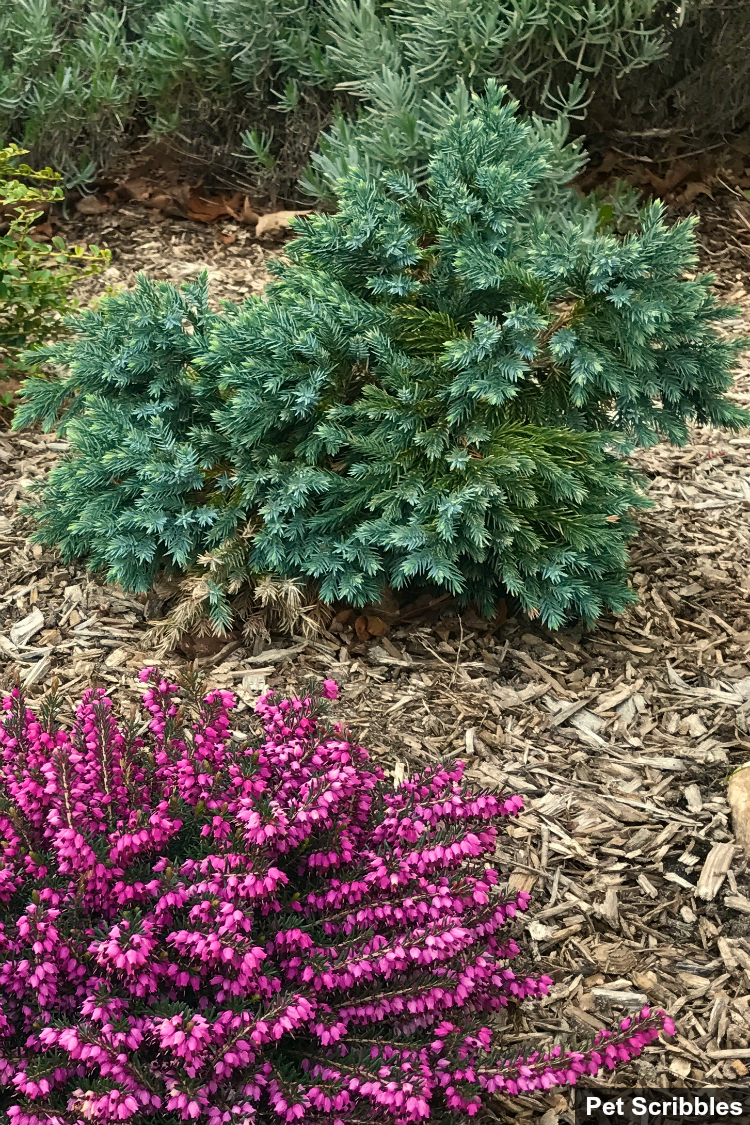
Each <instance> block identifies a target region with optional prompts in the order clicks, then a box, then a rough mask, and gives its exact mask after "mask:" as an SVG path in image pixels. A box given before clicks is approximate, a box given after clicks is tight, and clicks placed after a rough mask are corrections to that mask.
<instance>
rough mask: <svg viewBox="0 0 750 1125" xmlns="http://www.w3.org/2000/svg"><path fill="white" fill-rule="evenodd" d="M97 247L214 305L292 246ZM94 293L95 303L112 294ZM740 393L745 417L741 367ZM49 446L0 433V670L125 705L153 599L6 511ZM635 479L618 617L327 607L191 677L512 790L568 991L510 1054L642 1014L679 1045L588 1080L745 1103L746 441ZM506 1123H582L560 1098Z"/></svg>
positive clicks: (680, 458) (705, 437)
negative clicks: (632, 594)
mask: <svg viewBox="0 0 750 1125" xmlns="http://www.w3.org/2000/svg"><path fill="white" fill-rule="evenodd" d="M731 203H732V201H730V205H728V206H727V207H725V209H724V211H723V212H722V211H721V208H720V207H719V205H718V204H716V203H713V202H712V203H711V204H710V207H708V206H707V209H706V219H707V222H706V234H705V249H706V258H707V259H710V260H711V265H712V267H713V268H714V269H716V270H717V272H718V274H719V277H718V282H717V284H718V288H719V290H720V292H721V293H722V296H724V297H725V298H728V299H731V300H732V301H733V302H734V303H737V304H739V305H741V306H742V309H743V315H742V318H741V321H738V322H737V323H736V324H734V325H729V326H728V327H729V328H730V329H732V330H738V329H739V330H744V331H747V330H748V329H750V294H749V293H748V292H747V291H746V289H745V286H746V285H748V288H750V282H749V281H748V278H749V277H750V262H749V261H748V258H750V227H748V226H746V225H744V224H743V222H742V221H741V220H740V219H737V217H736V212H735V211H734V210H733V209H732V206H731ZM115 221H116V222H115ZM79 222H80V220H79ZM97 224H98V228H99V229H96V230H93V229H92V228H93V227H95V226H97ZM113 224H115V225H113ZM722 224H723V225H722ZM75 233H76V232H75V231H73V232H71V235H69V237H72V236H73V235H74V234H75ZM230 236H234V237H230ZM87 237H88V238H89V241H100V242H101V243H102V244H105V245H110V246H111V247H112V249H113V261H112V265H111V267H110V269H109V271H108V275H105V277H104V284H111V285H117V286H120V285H127V284H131V283H132V280H133V277H134V274H135V272H136V270H139V269H144V270H146V271H147V272H149V273H151V274H152V275H156V276H161V277H165V278H169V279H170V280H173V281H180V280H182V279H184V278H188V277H191V276H194V275H195V273H197V271H198V270H199V269H200V268H201V267H202V266H206V267H207V268H208V269H209V275H210V277H211V281H212V288H213V292H214V295H215V297H216V298H219V297H228V298H230V299H235V300H236V299H238V298H241V297H242V296H243V295H244V294H246V293H248V292H253V291H258V290H259V289H260V288H262V285H263V284H264V282H265V280H266V274H265V271H264V262H265V261H266V259H267V256H268V254H269V253H279V252H281V248H280V247H279V246H278V245H276V246H274V245H271V246H270V247H269V246H263V245H261V244H259V243H258V242H256V241H254V240H253V238H252V237H251V236H250V235H249V233H248V232H247V231H246V230H242V229H239V228H238V227H236V226H231V225H230V226H229V227H227V228H226V229H222V228H219V229H216V228H212V229H210V230H207V229H206V228H205V226H204V227H200V226H198V225H196V224H193V223H189V222H177V223H174V222H163V221H160V222H156V221H153V218H152V217H150V216H149V213H147V212H146V211H145V210H144V209H143V208H140V209H139V208H138V207H137V206H135V205H133V206H132V207H131V208H127V209H125V210H123V211H121V212H119V213H118V214H117V215H114V216H113V215H109V214H108V215H103V216H101V217H100V218H98V219H91V220H89V221H88V223H87ZM737 244H739V246H738V245H737ZM86 286H87V288H86V289H85V290H84V293H83V296H84V297H91V296H94V295H95V294H96V292H97V291H98V292H101V291H102V288H103V284H102V279H88V280H87V282H86ZM735 395H736V397H737V399H738V400H739V401H741V402H742V403H743V404H745V405H747V404H748V403H750V365H749V366H748V367H747V368H746V369H745V370H743V372H742V375H741V377H740V379H739V380H738V382H737V387H736V390H735ZM64 448H65V443H64V442H63V441H60V440H58V439H57V438H56V436H55V435H41V434H39V433H36V432H32V433H25V434H22V435H12V434H10V433H9V432H8V431H7V429H6V430H5V431H2V432H0V661H1V662H2V663H3V667H2V668H1V669H0V674H2V675H4V677H5V678H6V680H10V678H11V677H12V676H14V675H19V676H20V678H21V680H22V681H23V682H24V683H25V684H26V685H27V688H28V691H29V694H31V695H33V694H35V693H41V692H42V691H44V690H46V689H47V688H48V687H49V685H50V683H51V681H52V679H53V677H57V679H58V680H59V681H60V684H61V685H62V689H63V691H64V694H65V695H66V697H69V699H70V700H71V703H72V702H73V701H74V700H75V699H76V698H77V697H78V696H79V694H80V692H81V691H82V690H83V688H84V687H86V686H87V685H89V684H90V683H91V682H92V681H95V682H98V683H101V684H104V685H106V686H107V687H108V689H110V691H111V692H112V693H113V694H114V695H115V696H119V697H120V698H121V699H122V700H123V701H126V700H127V701H129V700H131V699H134V698H136V697H137V695H138V692H139V685H138V684H137V682H136V671H137V670H138V669H139V668H140V667H141V666H143V665H144V664H146V663H151V662H153V653H152V652H149V649H148V641H147V640H146V638H147V634H148V632H149V628H150V625H151V623H153V620H154V614H155V613H156V612H157V611H158V602H155V601H154V599H146V598H140V597H131V596H129V595H127V594H125V593H124V592H123V591H122V590H120V589H118V588H113V587H107V586H104V585H102V584H101V581H100V580H99V579H98V578H96V577H95V576H91V575H89V574H87V573H86V571H85V569H84V568H83V567H79V566H65V565H63V564H62V562H61V561H60V559H59V557H58V556H57V555H56V553H55V552H53V551H50V550H47V549H44V550H43V549H42V548H41V547H39V546H33V545H31V544H30V543H29V541H28V536H29V534H30V532H31V530H32V525H31V524H30V522H29V521H28V520H27V519H26V518H25V517H23V516H21V515H20V514H19V512H18V508H19V505H20V503H21V502H22V499H23V493H24V489H25V486H26V485H28V484H29V483H31V482H33V481H34V480H36V479H37V478H39V477H40V476H42V475H43V474H45V473H46V471H47V470H48V468H49V467H50V465H51V464H52V463H53V462H54V460H55V458H56V457H57V456H58V454H59V453H60V452H62V450H63V449H64ZM637 461H638V463H639V466H640V468H641V470H642V471H643V472H644V473H645V474H646V476H647V477H648V479H649V482H650V495H651V498H652V499H653V501H654V505H655V506H654V508H653V510H652V511H651V512H649V513H647V514H646V515H645V516H644V517H643V518H642V521H641V532H640V535H639V537H638V539H637V541H636V543H635V545H634V548H633V554H632V557H633V568H634V574H633V581H634V584H635V586H636V588H637V590H638V593H639V595H640V601H639V604H638V605H637V606H635V608H634V609H632V610H631V611H630V612H629V613H628V614H627V615H626V616H624V617H621V618H618V619H615V618H610V619H605V620H604V621H602V622H601V623H600V625H599V626H598V627H597V628H596V629H595V630H592V631H585V630H584V629H582V628H580V627H579V628H573V629H566V630H563V631H561V632H559V633H551V632H548V631H547V630H545V629H544V628H542V627H539V626H537V625H533V624H531V623H529V622H528V621H524V620H519V619H509V620H506V621H504V622H502V623H501V622H500V621H499V620H496V621H494V622H486V621H483V620H481V619H480V618H478V617H476V616H475V615H474V614H473V613H464V614H463V615H458V614H457V613H456V612H455V610H453V609H452V608H451V607H450V606H449V605H447V604H446V603H444V602H440V603H438V604H437V605H435V606H433V607H432V608H430V607H429V606H417V607H416V608H415V610H414V611H412V612H410V614H409V615H408V616H406V617H401V618H399V616H398V614H396V613H392V614H391V615H390V617H389V615H388V614H387V613H384V615H383V618H382V620H381V621H380V622H379V624H378V627H377V628H376V630H375V631H376V632H382V635H380V636H374V637H373V636H370V635H369V631H368V632H365V631H364V630H363V629H362V627H361V625H360V627H359V630H358V629H357V628H356V627H355V615H352V614H347V613H342V614H340V615H339V616H338V617H336V618H334V620H333V621H332V622H330V623H329V626H328V627H327V628H326V629H324V630H323V631H322V632H321V633H320V634H319V635H318V636H316V637H315V638H313V639H312V640H305V639H304V638H301V637H294V638H291V639H290V638H289V637H271V638H267V639H265V640H263V639H260V638H256V641H255V643H254V644H253V645H250V646H247V647H243V646H242V645H238V642H236V641H234V642H232V643H230V644H228V645H226V646H224V648H223V649H221V650H220V651H219V652H215V653H212V654H209V655H206V656H204V657H202V658H199V663H200V664H202V665H203V668H204V671H205V675H206V677H207V680H208V683H209V685H210V686H222V687H228V688H231V689H233V690H235V691H236V692H237V693H238V696H239V700H240V704H239V706H240V709H241V710H247V709H250V708H252V705H253V703H254V701H255V699H256V698H257V696H258V694H259V693H260V692H261V691H262V690H263V689H264V688H265V687H273V688H276V689H278V690H279V691H289V690H294V689H295V688H298V689H299V688H301V687H303V686H304V685H305V683H306V682H308V681H309V679H310V678H320V677H323V676H331V677H333V678H335V679H336V680H338V681H339V683H340V684H341V685H342V693H341V698H340V700H339V702H338V703H337V704H336V705H335V708H334V714H335V715H336V716H337V717H341V718H343V719H345V720H346V721H347V723H348V724H349V725H350V727H351V728H352V731H353V733H354V734H355V735H356V737H357V738H358V739H359V740H360V741H361V742H363V743H364V744H365V745H367V746H368V747H369V748H370V749H371V751H372V753H373V755H374V756H375V758H376V759H378V760H380V762H381V763H382V764H383V765H384V767H385V769H386V770H387V771H388V772H389V773H391V774H392V775H393V776H394V777H395V779H396V780H398V779H399V777H403V776H404V775H406V774H408V773H410V772H411V771H415V770H418V769H419V768H420V767H422V766H424V765H425V764H428V763H434V762H435V761H437V760H438V759H450V760H454V759H457V758H462V759H464V760H465V761H466V762H467V764H468V768H469V774H470V777H471V779H472V781H473V782H475V783H476V784H478V785H485V786H491V787H493V788H495V787H503V788H505V789H508V790H509V791H511V792H518V793H520V794H521V795H522V796H523V798H524V801H525V810H524V811H523V813H522V814H521V815H520V817H519V818H518V820H517V821H516V822H514V823H512V824H511V825H510V830H509V831H510V834H509V836H508V837H505V838H504V839H503V842H502V847H501V849H500V851H499V853H498V858H499V859H500V860H501V861H502V862H503V863H504V864H505V865H506V866H507V869H508V872H509V877H510V880H511V883H512V884H513V886H515V887H518V888H521V887H523V888H525V889H528V890H531V891H532V892H533V904H532V909H531V911H530V914H529V916H528V917H527V918H526V919H525V920H524V923H523V925H524V927H525V930H526V934H525V935H524V936H525V938H526V940H527V944H528V946H529V948H530V952H531V960H532V962H533V969H534V970H535V971H539V972H542V971H545V972H549V973H550V975H552V976H553V977H554V979H555V981H556V982H557V983H556V986H555V988H554V990H553V992H552V995H551V996H550V997H549V998H548V999H547V1000H546V1001H545V1002H544V1003H540V1004H535V1005H530V1006H528V1008H525V1009H524V1010H523V1012H522V1013H518V1012H516V1013H512V1014H510V1015H509V1016H508V1020H509V1027H508V1039H509V1042H510V1044H511V1046H512V1048H513V1049H515V1050H517V1051H518V1052H519V1053H520V1052H521V1051H522V1050H523V1051H526V1050H528V1049H535V1048H538V1047H540V1046H546V1045H548V1044H550V1043H551V1042H559V1043H562V1044H563V1045H565V1046H568V1045H571V1043H572V1042H573V1041H574V1040H575V1039H578V1040H580V1039H583V1038H585V1037H587V1036H588V1035H590V1034H592V1033H593V1030H594V1029H596V1028H599V1027H601V1026H607V1025H612V1024H613V1023H614V1022H615V1021H616V1020H618V1019H620V1018H622V1017H623V1016H624V1015H627V1014H628V1013H630V1012H631V1011H633V1010H636V1009H638V1008H640V1007H641V1006H643V1005H644V1004H646V1003H649V1004H653V1005H656V1006H659V1007H662V1008H664V1009H666V1010H667V1011H668V1012H669V1013H670V1014H671V1015H672V1016H674V1017H675V1019H676V1022H677V1035H676V1037H675V1038H674V1039H672V1040H666V1039H664V1040H663V1041H662V1042H660V1043H658V1044H656V1045H654V1046H652V1047H650V1048H647V1050H646V1051H645V1052H644V1055H643V1057H642V1058H641V1059H640V1060H639V1061H638V1062H637V1063H636V1064H633V1065H631V1066H629V1067H627V1068H625V1069H624V1070H622V1071H620V1070H618V1072H617V1077H616V1079H614V1078H613V1077H612V1076H611V1075H604V1076H602V1077H600V1078H599V1079H598V1080H591V1084H592V1085H594V1084H596V1083H597V1082H598V1083H599V1084H601V1085H611V1084H616V1085H650V1086H662V1087H664V1088H669V1087H675V1086H694V1087H701V1086H722V1087H727V1086H733V1085H736V1086H746V1085H747V1084H748V1083H750V855H748V854H746V853H745V851H744V850H743V848H742V846H741V845H740V844H739V843H735V838H734V836H735V833H736V835H737V836H738V838H740V837H741V835H742V834H741V832H739V831H737V826H736V825H733V824H732V821H731V816H730V809H729V805H728V803H727V778H728V775H729V774H730V773H731V772H732V771H733V770H736V769H737V767H739V766H741V765H742V764H743V763H746V762H750V436H748V435H744V436H735V435H731V434H727V433H723V432H721V431H717V430H711V429H699V430H696V431H695V432H694V434H693V437H692V441H691V444H690V445H689V446H688V447H687V448H685V449H674V448H671V447H668V446H658V447H656V448H654V449H652V450H650V451H648V452H646V453H642V454H640V455H639V456H638V458H637ZM381 625H382V629H381V627H380V626H381ZM383 629H384V630H385V631H384V632H383ZM362 635H365V636H367V637H368V639H366V640H362V639H361V636H362ZM181 662H182V663H184V658H181V657H179V656H177V655H171V656H169V657H167V658H166V660H165V661H163V664H164V666H165V667H167V668H176V667H178V666H179V664H180V663H181ZM505 1109H507V1112H508V1113H509V1114H510V1115H512V1116H513V1117H515V1118H517V1119H518V1120H519V1121H524V1120H530V1119H532V1118H536V1117H538V1116H539V1115H540V1114H541V1113H544V1125H555V1123H556V1121H557V1118H558V1116H559V1117H562V1118H563V1120H565V1121H567V1122H572V1114H571V1110H570V1106H569V1099H568V1098H567V1097H566V1096H565V1095H563V1094H559V1093H553V1094H550V1095H549V1096H547V1097H545V1098H544V1099H541V1100H540V1099H535V1100H530V1099H525V1098H518V1099H515V1100H514V1101H513V1102H510V1103H507V1105H504V1110H505ZM545 1111H546V1112H545Z"/></svg>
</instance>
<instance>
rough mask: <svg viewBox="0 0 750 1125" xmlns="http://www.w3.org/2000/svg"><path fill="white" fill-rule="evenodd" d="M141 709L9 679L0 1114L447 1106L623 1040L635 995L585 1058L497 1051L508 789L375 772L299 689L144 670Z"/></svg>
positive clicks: (0, 754)
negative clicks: (69, 701)
mask: <svg viewBox="0 0 750 1125" xmlns="http://www.w3.org/2000/svg"><path fill="white" fill-rule="evenodd" d="M141 680H142V681H143V683H144V684H145V694H144V696H143V703H144V707H145V709H146V711H147V712H148V713H149V717H148V719H147V720H146V722H144V723H141V724H140V726H139V725H138V724H137V723H136V722H135V720H133V721H131V722H130V723H118V722H117V720H116V718H115V715H114V713H113V707H112V703H111V700H110V699H108V698H107V696H106V695H105V694H104V691H103V690H97V691H87V692H86V694H85V695H84V697H83V699H82V702H81V703H80V706H79V707H78V710H77V713H76V718H75V723H74V725H73V727H72V729H70V730H66V729H63V728H62V727H61V726H60V725H59V724H58V721H57V718H56V714H55V711H56V703H55V700H54V699H52V700H47V701H46V702H45V703H44V704H43V705H42V706H41V707H40V708H39V711H38V715H35V714H34V712H33V711H31V710H29V709H27V707H26V704H25V701H24V699H23V697H22V695H21V693H20V692H19V690H18V689H15V690H14V691H13V693H12V694H11V695H10V696H9V697H8V698H7V699H6V700H5V702H4V720H3V722H2V724H0V831H1V832H2V838H3V841H4V843H3V849H4V850H3V856H2V859H1V860H0V1087H1V1088H2V1091H3V1092H2V1093H0V1112H2V1113H3V1115H4V1120H7V1121H8V1122H11V1123H12V1125H73V1123H75V1125H85V1123H87V1122H96V1123H100V1125H108V1123H110V1122H115V1121H133V1122H138V1123H139V1125H140V1123H141V1122H146V1121H149V1120H154V1121H158V1122H159V1123H160V1125H176V1123H177V1122H182V1121H190V1120H195V1121H199V1122H204V1123H206V1125H224V1123H235V1125H251V1123H253V1122H256V1121H257V1122H258V1123H260V1122H279V1123H280V1125H281V1123H282V1122H284V1123H286V1122H295V1121H299V1122H301V1123H303V1125H323V1123H330V1125H346V1123H349V1122H354V1121H360V1120H374V1121H380V1122H393V1123H394V1125H407V1123H410V1122H417V1121H419V1120H421V1119H425V1118H434V1117H438V1118H439V1117H441V1116H444V1115H446V1114H450V1112H451V1111H453V1112H454V1113H465V1114H469V1115H472V1114H474V1113H476V1112H477V1110H478V1109H479V1107H480V1105H481V1103H482V1100H483V1099H486V1098H487V1097H489V1096H491V1095H492V1093H494V1092H495V1091H503V1092H504V1093H506V1094H514V1093H519V1092H521V1091H532V1090H538V1089H542V1088H548V1087H550V1086H554V1085H564V1084H569V1083H574V1082H575V1081H576V1079H577V1078H578V1076H579V1075H581V1074H593V1073H596V1072H597V1071H598V1070H599V1069H601V1068H602V1067H610V1068H611V1067H613V1066H615V1065H616V1064H617V1063H619V1062H620V1061H626V1060H628V1059H630V1058H632V1057H634V1056H636V1055H638V1054H639V1053H640V1051H641V1049H642V1048H643V1046H644V1045H645V1044H647V1043H649V1042H650V1041H652V1040H654V1039H655V1038H656V1037H657V1035H658V1033H659V1030H660V1029H661V1028H665V1029H666V1030H667V1031H671V1030H673V1028H672V1025H671V1022H670V1021H669V1020H667V1019H666V1018H665V1017H664V1015H663V1013H661V1012H656V1013H651V1012H650V1011H649V1009H644V1010H643V1011H642V1012H641V1013H640V1015H639V1016H638V1017H636V1018H634V1019H633V1020H632V1021H631V1020H627V1019H626V1020H624V1021H622V1023H621V1024H620V1027H619V1029H618V1030H617V1031H615V1032H614V1033H610V1032H607V1031H602V1032H600V1033H599V1034H598V1036H597V1038H596V1040H595V1042H594V1045H593V1047H591V1048H589V1049H588V1050H585V1051H569V1052H562V1051H561V1050H560V1049H559V1048H556V1049H554V1050H553V1051H551V1052H550V1053H549V1054H533V1055H531V1056H529V1057H528V1058H517V1057H510V1058H509V1057H507V1053H506V1050H505V1049H504V1048H503V1044H502V1038H501V1036H500V1034H499V1032H498V1030H497V1029H494V1030H493V1028H492V1023H493V1013H496V1012H497V1011H499V1010H500V1009H502V1008H504V1007H505V1006H506V1005H508V1003H509V1002H519V1001H522V1000H523V999H524V998H526V997H532V998H533V997H539V996H541V995H543V994H545V993H546V992H547V990H548V988H549V986H550V984H551V983H552V981H551V980H550V978H549V977H545V976H542V977H540V978H538V979H534V978H532V977H527V976H524V975H523V974H519V973H516V972H514V971H513V969H512V968H511V964H512V962H513V960H514V958H515V957H516V955H517V954H518V953H519V947H518V945H517V944H516V942H515V941H514V940H513V939H512V938H511V937H508V936H506V934H505V930H504V927H505V925H506V923H508V922H510V921H511V920H512V919H513V918H514V917H515V915H516V913H517V912H518V911H522V910H525V909H526V907H527V904H528V898H529V896H528V895H527V894H526V893H524V892H520V893H517V894H510V895H509V894H507V893H504V892H503V891H502V890H501V883H500V875H499V873H498V871H497V870H495V868H494V867H493V866H492V863H491V861H492V857H493V854H494V850H495V843H496V839H497V836H498V832H499V830H500V826H501V823H502V821H503V818H505V817H508V816H515V815H516V814H517V813H518V811H519V809H520V808H521V807H522V801H521V798H520V797H516V796H511V797H502V796H501V797H498V796H493V795H491V794H489V793H474V792H471V791H470V790H469V789H468V787H467V786H466V784H465V782H464V780H463V768H462V766H461V765H460V764H458V765H454V766H451V767H438V768H435V769H433V770H430V771H427V772H425V773H423V774H422V775H421V776H415V777H413V778H412V779H411V780H409V781H407V782H405V783H404V784H402V785H401V786H400V787H399V788H398V789H394V788H393V787H391V786H389V785H388V784H387V783H386V782H385V780H384V777H383V773H382V771H381V770H380V769H378V768H376V767H374V766H372V765H371V764H369V762H368V757H367V754H366V752H365V751H364V750H363V749H362V748H361V747H359V746H357V745H355V744H353V743H352V742H350V741H349V740H348V738H347V736H346V733H345V732H344V731H343V730H342V729H341V728H340V727H339V726H338V725H336V726H333V727H327V726H326V725H325V723H324V720H323V718H322V714H321V697H328V698H335V696H336V685H335V684H334V683H333V682H332V681H330V680H328V681H325V682H324V684H323V688H322V691H321V692H320V693H318V694H317V695H314V696H311V697H309V698H306V699H291V700H277V699H275V698H274V697H272V696H265V697H263V698H261V700H260V701H259V703H258V705H257V708H256V710H257V712H258V714H259V716H260V718H261V720H262V722H263V725H264V728H265V737H264V739H263V741H262V742H261V744H260V746H258V747H255V746H253V745H251V744H250V743H249V742H247V741H245V739H244V737H243V736H238V735H237V734H233V733H232V731H231V718H230V716H231V713H232V708H233V707H234V699H233V697H232V695H231V693H229V692H226V691H213V692H211V693H210V694H208V695H206V696H205V698H203V699H201V697H200V694H199V693H198V691H197V687H196V685H195V684H194V683H193V682H191V681H189V680H186V681H185V682H184V683H183V684H182V685H178V684H176V683H170V682H168V681H167V680H166V679H164V678H163V677H162V676H161V675H160V674H159V673H158V672H157V671H156V670H154V669H152V668H147V669H145V670H144V671H143V672H142V673H141Z"/></svg>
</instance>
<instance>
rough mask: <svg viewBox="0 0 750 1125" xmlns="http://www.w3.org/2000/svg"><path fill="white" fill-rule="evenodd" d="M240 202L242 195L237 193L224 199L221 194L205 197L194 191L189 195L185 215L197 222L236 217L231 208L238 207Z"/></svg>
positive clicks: (211, 221)
mask: <svg viewBox="0 0 750 1125" xmlns="http://www.w3.org/2000/svg"><path fill="white" fill-rule="evenodd" d="M241 204H242V197H241V196H240V194H239V193H237V194H236V195H233V196H232V197H231V198H230V199H226V198H225V197H224V196H223V195H219V196H212V197H210V198H206V196H203V195H200V194H199V193H198V192H195V193H194V194H193V195H191V197H190V201H189V203H188V206H187V215H188V218H189V219H193V220H194V221H196V222H199V223H214V222H216V220H217V219H223V218H226V217H227V216H230V217H231V218H234V217H236V216H235V214H233V212H232V208H233V207H234V208H235V209H236V208H239V207H240V206H241Z"/></svg>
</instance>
